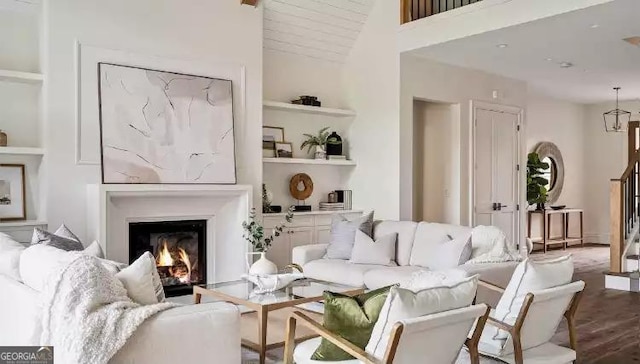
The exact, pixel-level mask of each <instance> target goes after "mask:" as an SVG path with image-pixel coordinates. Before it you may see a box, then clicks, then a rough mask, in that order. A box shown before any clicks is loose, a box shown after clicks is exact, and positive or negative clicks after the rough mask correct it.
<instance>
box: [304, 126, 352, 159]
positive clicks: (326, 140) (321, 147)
mask: <svg viewBox="0 0 640 364" xmlns="http://www.w3.org/2000/svg"><path fill="white" fill-rule="evenodd" d="M328 130H329V127H328V126H327V127H326V128H322V129H320V131H319V132H318V135H311V134H303V135H304V136H305V137H307V140H305V141H304V142H303V143H302V145H301V146H300V150H303V149H304V148H305V147H307V153H311V148H313V147H315V148H316V149H315V158H316V159H327V144H334V145H338V144H342V141H341V140H338V138H335V137H333V136H331V134H330V133H329V132H328Z"/></svg>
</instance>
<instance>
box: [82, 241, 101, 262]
mask: <svg viewBox="0 0 640 364" xmlns="http://www.w3.org/2000/svg"><path fill="white" fill-rule="evenodd" d="M82 252H83V253H84V254H86V255H90V256H92V257H96V258H100V259H104V253H103V252H102V247H100V244H99V243H98V241H96V240H94V241H93V243H91V245H89V246H88V247H86V248H84V250H83V251H82Z"/></svg>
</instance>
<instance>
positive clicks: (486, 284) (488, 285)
mask: <svg viewBox="0 0 640 364" xmlns="http://www.w3.org/2000/svg"><path fill="white" fill-rule="evenodd" d="M478 286H482V287H485V288H488V289H490V290H492V291H496V292H498V293H504V288H502V287H500V286H496V285H495V284H493V283H489V282H487V281H483V280H482V279H479V280H478Z"/></svg>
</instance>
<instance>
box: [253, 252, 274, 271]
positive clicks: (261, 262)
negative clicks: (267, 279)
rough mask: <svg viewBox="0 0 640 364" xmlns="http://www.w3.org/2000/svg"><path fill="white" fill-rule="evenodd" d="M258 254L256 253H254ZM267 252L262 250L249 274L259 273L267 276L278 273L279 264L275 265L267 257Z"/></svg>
mask: <svg viewBox="0 0 640 364" xmlns="http://www.w3.org/2000/svg"><path fill="white" fill-rule="evenodd" d="M253 254H256V253H253ZM266 254H267V253H265V252H260V259H258V260H256V261H255V262H254V263H253V264H252V265H251V267H250V268H249V274H251V275H258V276H266V275H270V274H277V273H278V266H277V265H275V263H273V262H272V261H270V260H269V259H267V256H266Z"/></svg>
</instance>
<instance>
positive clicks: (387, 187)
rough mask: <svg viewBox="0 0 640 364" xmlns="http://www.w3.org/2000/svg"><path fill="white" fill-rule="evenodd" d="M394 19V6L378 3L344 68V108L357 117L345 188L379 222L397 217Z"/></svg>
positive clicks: (397, 84) (396, 9) (397, 74)
mask: <svg viewBox="0 0 640 364" xmlns="http://www.w3.org/2000/svg"><path fill="white" fill-rule="evenodd" d="M399 18H400V14H399V6H398V3H397V2H395V1H377V2H376V4H375V5H374V7H373V9H372V11H371V14H370V15H369V18H368V19H367V22H366V23H365V25H364V27H363V29H362V33H361V34H360V37H359V38H358V40H357V41H356V44H355V46H354V47H353V49H352V50H351V54H350V55H349V58H348V59H347V64H346V65H345V68H344V82H345V90H346V92H347V102H348V106H349V107H350V108H351V109H354V110H356V111H357V113H358V116H357V117H356V118H355V120H354V121H353V124H352V126H351V133H350V136H349V141H350V147H349V153H350V155H351V156H352V157H353V159H354V160H356V162H357V163H358V166H357V167H356V168H355V170H354V172H353V176H352V178H351V180H350V183H349V187H350V189H352V190H353V204H354V206H356V207H370V208H372V209H374V210H375V211H376V218H380V219H398V218H399V217H400V206H399V189H400V184H399V182H400V174H399V172H400V170H399V163H400V155H399V148H400V147H399V143H400V135H399V126H400V125H399V117H398V115H399V111H400V105H399V101H400V100H399V98H398V95H399V90H400V59H399V56H398V52H397V29H398V26H399V22H398V19H399Z"/></svg>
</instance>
